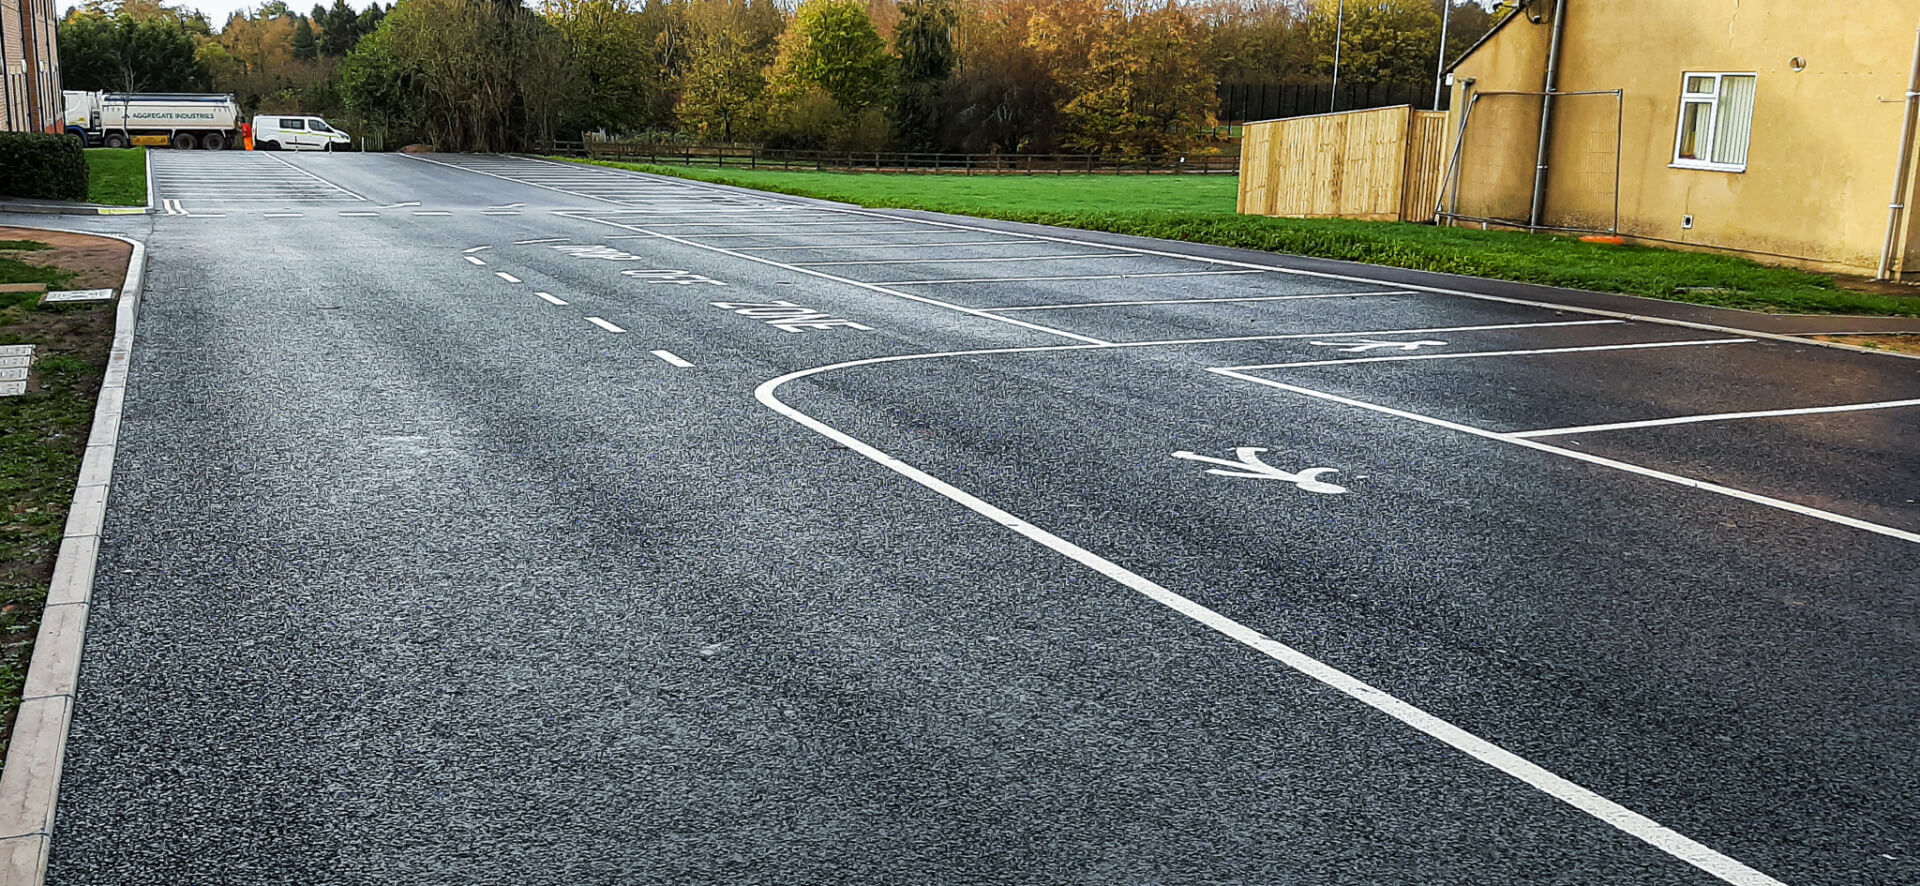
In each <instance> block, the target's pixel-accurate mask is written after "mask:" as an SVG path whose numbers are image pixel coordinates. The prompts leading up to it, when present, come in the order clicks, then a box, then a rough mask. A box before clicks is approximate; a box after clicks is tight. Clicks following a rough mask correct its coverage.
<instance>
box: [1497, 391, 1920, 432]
mask: <svg viewBox="0 0 1920 886" xmlns="http://www.w3.org/2000/svg"><path fill="white" fill-rule="evenodd" d="M1903 406H1920V400H1885V401H1882V402H1879V403H1853V404H1849V405H1846V406H1813V407H1809V408H1806V409H1768V410H1764V411H1760V412H1719V413H1714V414H1712V415H1683V416H1679V417H1677V418H1652V419H1647V420H1646V421H1622V422H1614V423H1613V424H1606V425H1580V426H1578V427H1572V428H1546V429H1544V430H1539V431H1516V432H1514V433H1512V434H1510V435H1508V436H1513V437H1526V438H1533V437H1560V436H1566V435H1569V434H1592V433H1596V432H1599V431H1624V430H1630V429H1633V428H1658V427H1665V426H1667V425H1690V424H1697V423H1699V422H1708V421H1736V420H1739V419H1746V418H1779V417H1782V416H1790V415H1828V414H1831V413H1835V412H1865V411H1867V410H1870V409H1898V408H1900V407H1903Z"/></svg>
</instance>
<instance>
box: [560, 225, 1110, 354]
mask: <svg viewBox="0 0 1920 886" xmlns="http://www.w3.org/2000/svg"><path fill="white" fill-rule="evenodd" d="M569 217H571V218H580V219H583V220H585V221H589V222H593V223H595V224H602V225H607V226H608V227H614V228H623V229H625V230H629V231H635V232H639V233H643V234H646V235H647V236H651V237H654V238H657V239H660V240H666V241H668V242H671V243H679V244H681V245H683V246H692V247H694V248H695V249H705V250H707V251H708V252H716V253H719V254H721V255H730V256H733V257H734V258H738V259H744V260H746V261H750V262H755V263H758V264H763V265H770V266H772V267H776V268H784V269H786V270H789V271H793V272H794V273H796V274H806V275H807V276H809V277H818V278H820V279H822V280H832V281H834V282H835V283H845V284H847V285H849V286H857V287H859V288H861V289H865V290H868V291H869V292H878V293H880V294H882V295H891V296H893V297H895V298H903V299H906V300H908V301H916V302H920V303H921V304H927V305H932V306H934V307H937V308H945V309H946V310H949V311H957V312H959V313H962V314H967V315H969V316H973V317H980V318H982V319H986V320H992V321H995V322H998V323H1006V324H1008V325H1011V326H1018V327H1021V328H1023V329H1031V330H1034V331H1035V332H1044V333H1046V334H1048V335H1056V336H1059V337H1061V338H1070V339H1073V340H1075V341H1080V342H1086V343H1089V344H1099V345H1104V344H1110V342H1106V341H1103V340H1101V339H1097V338H1094V337H1092V336H1089V335H1081V334H1079V333H1077V332H1067V331H1066V330H1063V329H1054V328H1052V327H1050V326H1042V325H1040V324H1038V323H1028V322H1026V321H1025V320H1016V319H1014V318H1012V317H998V316H995V315H993V314H990V313H988V312H986V311H982V310H979V309H977V308H969V307H963V306H961V305H956V304H953V303H951V302H944V301H940V300H939V299H934V298H928V297H926V296H924V295H914V294H912V293H909V292H901V291H899V290H896V289H888V288H886V287H885V286H882V285H880V284H877V283H867V282H864V281H861V280H854V279H851V278H847V277H841V276H838V275H835V274H829V273H827V272H826V271H816V270H814V269H812V268H803V267H799V266H798V265H790V264H786V263H785V262H778V261H774V260H773V259H770V258H766V257H764V256H758V255H748V254H746V253H744V252H738V251H735V250H732V249H727V248H725V247H721V246H715V245H713V244H711V243H696V242H694V241H692V240H688V239H685V238H683V237H676V236H674V235H672V234H661V233H658V232H652V231H648V230H647V229H645V228H641V227H637V226H634V225H628V224H622V223H620V222H618V221H614V220H612V219H604V218H595V217H593V216H591V215H585V216H569ZM609 239H611V238H609Z"/></svg>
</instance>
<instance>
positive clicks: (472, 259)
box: [460, 255, 487, 268]
mask: <svg viewBox="0 0 1920 886" xmlns="http://www.w3.org/2000/svg"><path fill="white" fill-rule="evenodd" d="M460 257H461V258H464V259H466V260H467V261H468V262H469V263H471V264H476V265H479V266H480V267H483V268H484V267H486V266H487V263H486V262H485V261H482V260H481V259H480V256H477V255H463V256H460Z"/></svg>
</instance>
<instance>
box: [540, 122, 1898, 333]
mask: <svg viewBox="0 0 1920 886" xmlns="http://www.w3.org/2000/svg"><path fill="white" fill-rule="evenodd" d="M555 159H565V158H555ZM576 162H581V161H576ZM586 162H596V163H598V165H602V166H613V167H619V168H625V169H635V170H639V171H641V172H652V173H658V174H661V175H674V176H680V177H683V178H692V179H698V180H701V181H709V182H716V183H720V184H729V185H738V186H741V187H748V188H757V189H760V190H767V191H776V192H779V193H783V194H795V195H798V196H803V197H817V198H821V199H826V200H838V201H841V202H845V203H856V204H859V205H861V206H867V207H874V208H896V209H925V210H931V211H935V212H950V213H954V214H957V215H972V216H979V217H982V218H997V219H1005V220H1008V221H1020V222H1036V223H1040V224H1049V225H1059V226H1061V227H1069V228H1083V229H1087V230H1094V231H1110V232H1113V233H1118V234H1137V235H1140V236H1145V237H1160V238H1164V239H1169V240H1186V241H1190V242H1195V243H1213V244H1218V245H1222V246H1237V247H1242V248H1246V249H1258V250H1261V251H1265V252H1283V253H1289V254H1292V255H1306V256H1314V257H1317V258H1333V259H1343V260H1346V261H1356V262H1366V263H1369V264H1376V265H1387V266H1391V267H1396V268H1411V269H1414V270H1421V271H1440V272H1444V273H1450V274H1466V275H1470V276H1475V277H1490V278H1493V279H1498V280H1516V281H1520V282H1523V283H1542V284H1546V285H1549V286H1563V287H1567V288H1571V289H1587V290H1594V291H1599V292H1622V293H1628V294H1631V295H1645V296H1651V297H1654V298H1663V299H1669V300H1674V301H1687V302H1694V303H1697V304H1708V305H1718V306H1722V307H1731V308H1747V309H1750V310H1759V311H1775V312H1783V313H1845V314H1880V315H1893V316H1920V297H1912V298H1908V297H1904V296H1890V295H1879V294H1875V293H1867V292H1855V291H1852V290H1847V289H1841V288H1839V287H1837V286H1835V285H1834V281H1833V279H1832V278H1831V277H1827V276H1823V275H1820V274H1809V273H1806V272H1803V271H1795V270H1791V269H1787V268H1776V267H1770V266H1766V265H1761V264H1756V263H1754V262H1751V261H1748V260H1746V259H1743V258H1736V257H1734V256H1728V255H1715V254H1711V253H1699V252H1678V251H1674V250H1667V249H1655V248H1651V247H1643V246H1607V245H1604V244H1597V243H1583V242H1581V241H1580V240H1579V239H1577V238H1573V237H1555V236H1545V235H1534V234H1524V233H1519V232H1514V231H1480V230H1474V229H1471V228H1438V227H1434V226H1432V225H1417V224H1407V223H1398V222H1361V221H1351V220H1347V219H1291V218H1261V217H1254V216H1242V215H1238V214H1236V213H1235V212H1234V199H1235V192H1236V188H1237V186H1238V182H1237V180H1236V179H1235V178H1234V177H1233V176H1225V175H1220V176H1200V175H1191V176H1173V175H1086V174H1076V175H1063V176H1052V175H1034V176H1025V175H1004V176H984V175H976V176H958V175H903V174H898V173H846V172H781V171H778V170H750V169H726V170H718V169H689V168H682V167H677V166H650V165H646V164H633V163H614V162H600V161H586Z"/></svg>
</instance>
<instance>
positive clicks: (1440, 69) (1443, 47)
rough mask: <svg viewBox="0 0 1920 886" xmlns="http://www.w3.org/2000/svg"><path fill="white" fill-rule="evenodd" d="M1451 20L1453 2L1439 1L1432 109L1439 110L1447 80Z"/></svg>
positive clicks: (1448, 0)
mask: <svg viewBox="0 0 1920 886" xmlns="http://www.w3.org/2000/svg"><path fill="white" fill-rule="evenodd" d="M1452 19H1453V0H1440V61H1439V62H1437V63H1435V64H1434V68H1433V109H1434V110H1436V111H1438V110H1440V90H1441V89H1442V88H1444V87H1445V85H1446V80H1447V23H1448V22H1449V21H1451V20H1452Z"/></svg>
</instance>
